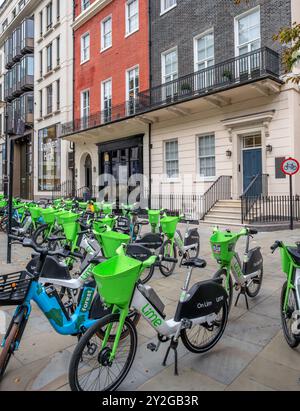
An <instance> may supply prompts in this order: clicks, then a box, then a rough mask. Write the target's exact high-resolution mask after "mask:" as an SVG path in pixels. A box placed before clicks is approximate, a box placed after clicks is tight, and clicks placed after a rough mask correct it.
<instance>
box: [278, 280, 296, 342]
mask: <svg viewBox="0 0 300 411" xmlns="http://www.w3.org/2000/svg"><path fill="white" fill-rule="evenodd" d="M286 292H287V281H286V282H285V283H284V284H283V287H282V290H281V297H280V313H281V322H282V328H283V333H284V337H285V339H286V341H287V343H288V345H289V346H290V347H291V348H296V347H298V345H299V343H300V336H299V337H296V336H295V334H293V330H292V324H293V313H294V312H295V311H297V310H299V306H298V302H297V295H296V291H295V290H290V292H289V297H288V306H287V310H286V311H285V310H284V302H285V296H286Z"/></svg>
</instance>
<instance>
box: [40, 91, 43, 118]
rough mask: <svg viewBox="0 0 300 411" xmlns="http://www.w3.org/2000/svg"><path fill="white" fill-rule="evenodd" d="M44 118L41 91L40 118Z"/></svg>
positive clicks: (41, 93) (41, 94) (41, 92)
mask: <svg viewBox="0 0 300 411" xmlns="http://www.w3.org/2000/svg"><path fill="white" fill-rule="evenodd" d="M42 117H43V90H40V118H42Z"/></svg>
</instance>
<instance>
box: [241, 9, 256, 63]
mask: <svg viewBox="0 0 300 411" xmlns="http://www.w3.org/2000/svg"><path fill="white" fill-rule="evenodd" d="M236 45H237V55H238V56H241V55H243V54H246V53H249V52H251V51H254V50H257V49H259V48H260V45H261V38H260V9H259V8H257V9H255V10H252V11H251V12H248V13H247V14H246V15H242V16H240V17H237V18H236Z"/></svg>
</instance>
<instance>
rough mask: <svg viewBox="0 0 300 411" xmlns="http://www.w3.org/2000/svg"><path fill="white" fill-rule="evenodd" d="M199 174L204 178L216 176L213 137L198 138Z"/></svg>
mask: <svg viewBox="0 0 300 411" xmlns="http://www.w3.org/2000/svg"><path fill="white" fill-rule="evenodd" d="M199 173H200V175H201V176H204V177H214V176H215V175H216V165H215V136H214V135H208V136H203V137H199Z"/></svg>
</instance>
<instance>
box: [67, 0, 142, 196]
mask: <svg viewBox="0 0 300 411" xmlns="http://www.w3.org/2000/svg"><path fill="white" fill-rule="evenodd" d="M74 15H75V19H74V24H73V29H74V54H75V55H74V58H75V62H74V123H73V127H74V130H76V133H75V135H73V136H72V141H74V142H75V144H76V158H75V160H76V164H77V169H76V176H77V185H78V186H79V187H84V186H88V187H90V188H92V185H93V186H96V185H97V190H98V186H99V184H98V183H97V177H98V175H100V174H102V173H103V172H112V169H113V168H114V169H115V164H116V163H117V164H121V163H122V164H125V163H126V164H127V165H128V174H129V175H131V174H132V172H133V171H135V172H143V171H144V166H145V162H144V161H143V157H144V156H145V155H144V146H145V138H144V137H145V135H146V133H147V130H148V126H147V124H142V123H137V122H136V121H135V120H134V115H135V114H136V111H137V101H139V104H140V101H141V100H142V99H141V93H142V92H143V91H146V90H147V89H149V78H150V75H149V24H148V0H94V1H89V0H76V1H75V10H74ZM125 119H127V120H126V121H125ZM128 119H129V120H128ZM122 120H124V121H122ZM96 145H97V146H98V148H97V147H96ZM116 150H117V151H116ZM146 156H147V154H146ZM133 164H134V166H133ZM132 167H133V168H134V169H135V170H131V169H130V168H132Z"/></svg>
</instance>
